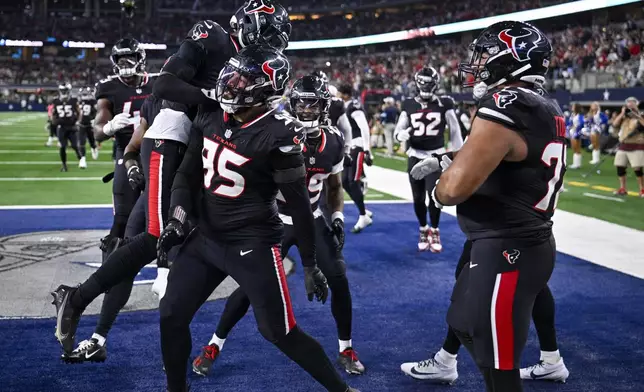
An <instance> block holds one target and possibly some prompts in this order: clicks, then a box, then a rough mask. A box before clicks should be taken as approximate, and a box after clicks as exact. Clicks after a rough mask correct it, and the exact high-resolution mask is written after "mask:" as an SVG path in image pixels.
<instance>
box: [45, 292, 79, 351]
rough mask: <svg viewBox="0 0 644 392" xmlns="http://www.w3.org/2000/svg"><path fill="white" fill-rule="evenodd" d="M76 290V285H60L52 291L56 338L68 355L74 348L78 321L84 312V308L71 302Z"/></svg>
mask: <svg viewBox="0 0 644 392" xmlns="http://www.w3.org/2000/svg"><path fill="white" fill-rule="evenodd" d="M75 291H76V288H75V287H70V286H64V285H60V286H58V288H57V289H56V290H54V291H53V292H52V293H51V295H52V296H53V297H54V300H53V301H52V302H51V303H52V304H53V305H55V306H56V332H55V335H56V339H58V341H59V342H60V344H61V345H62V346H63V351H64V352H65V353H66V354H68V355H69V354H71V353H72V350H73V349H74V338H75V337H76V336H75V335H76V327H78V321H79V320H80V316H81V314H82V313H83V311H82V310H80V309H75V308H74V307H73V306H72V304H71V298H72V295H73V294H74V292H75Z"/></svg>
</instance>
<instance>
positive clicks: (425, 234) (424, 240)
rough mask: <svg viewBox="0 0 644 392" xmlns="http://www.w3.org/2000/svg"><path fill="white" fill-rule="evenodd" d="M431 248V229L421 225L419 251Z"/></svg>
mask: <svg viewBox="0 0 644 392" xmlns="http://www.w3.org/2000/svg"><path fill="white" fill-rule="evenodd" d="M428 250H429V229H427V228H424V227H421V228H420V237H419V238H418V251H419V252H425V251H428Z"/></svg>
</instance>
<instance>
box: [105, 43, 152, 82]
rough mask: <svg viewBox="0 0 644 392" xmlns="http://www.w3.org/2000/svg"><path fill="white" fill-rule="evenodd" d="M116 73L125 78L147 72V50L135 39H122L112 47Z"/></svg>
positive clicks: (112, 58)
mask: <svg viewBox="0 0 644 392" xmlns="http://www.w3.org/2000/svg"><path fill="white" fill-rule="evenodd" d="M110 60H112V67H113V69H114V73H115V74H117V75H118V76H120V77H123V78H129V77H132V76H136V75H141V74H143V73H144V72H145V64H146V56H145V49H143V48H142V47H141V46H140V45H139V41H137V40H135V39H134V38H122V39H120V40H119V41H118V42H117V43H116V45H114V46H113V47H112V54H111V55H110Z"/></svg>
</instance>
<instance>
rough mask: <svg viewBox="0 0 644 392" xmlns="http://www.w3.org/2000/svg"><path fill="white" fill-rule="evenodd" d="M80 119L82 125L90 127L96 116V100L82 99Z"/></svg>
mask: <svg viewBox="0 0 644 392" xmlns="http://www.w3.org/2000/svg"><path fill="white" fill-rule="evenodd" d="M79 109H80V120H79V121H78V122H79V123H80V124H81V125H83V126H86V127H89V126H91V125H92V120H94V118H95V117H96V100H95V99H84V100H81V101H80V104H79Z"/></svg>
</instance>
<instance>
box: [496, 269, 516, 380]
mask: <svg viewBox="0 0 644 392" xmlns="http://www.w3.org/2000/svg"><path fill="white" fill-rule="evenodd" d="M500 275H501V276H500V281H499V289H498V292H497V296H496V303H495V304H494V306H495V321H496V337H497V342H498V343H497V344H498V367H497V369H498V370H512V369H514V319H513V315H514V314H513V308H514V294H515V293H516V290H517V281H518V280H519V271H518V270H516V271H512V272H505V273H502V274H500Z"/></svg>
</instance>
